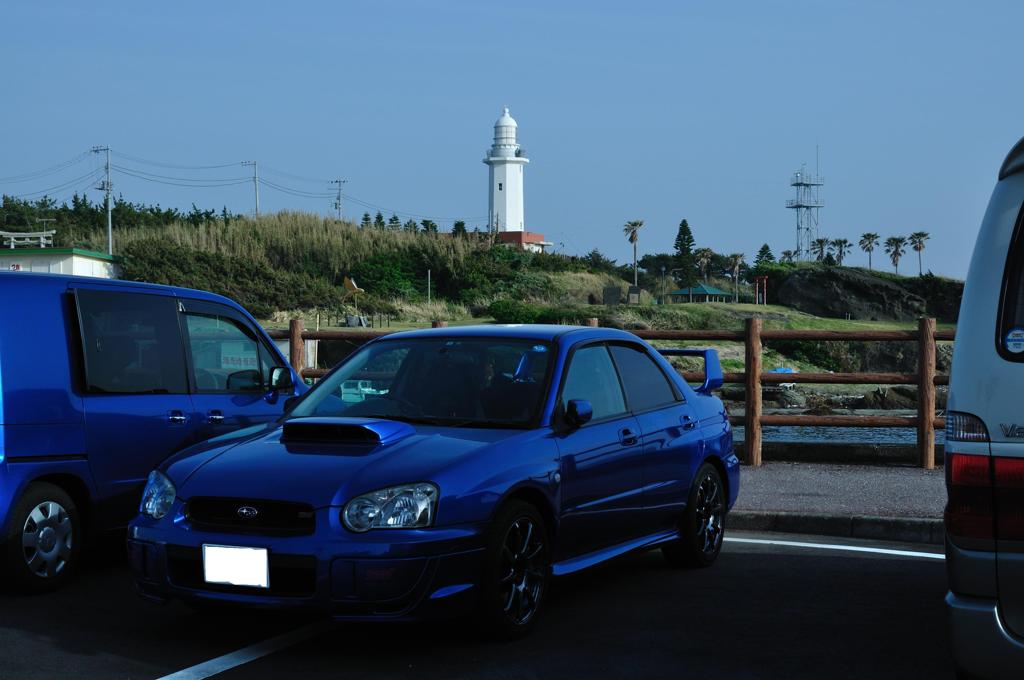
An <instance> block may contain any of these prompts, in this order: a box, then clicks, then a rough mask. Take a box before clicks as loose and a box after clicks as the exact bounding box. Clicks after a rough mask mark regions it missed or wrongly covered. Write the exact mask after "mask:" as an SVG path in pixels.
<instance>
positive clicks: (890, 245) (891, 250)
mask: <svg viewBox="0 0 1024 680" xmlns="http://www.w3.org/2000/svg"><path fill="white" fill-rule="evenodd" d="M906 248H907V239H906V238H905V237H903V236H890V237H889V238H887V239H885V254H886V255H888V256H889V259H890V260H891V261H892V266H893V267H895V269H896V273H897V274H899V273H900V258H901V257H903V254H904V253H905V252H907V251H906Z"/></svg>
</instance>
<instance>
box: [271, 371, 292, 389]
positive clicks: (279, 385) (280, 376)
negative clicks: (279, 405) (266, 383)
mask: <svg viewBox="0 0 1024 680" xmlns="http://www.w3.org/2000/svg"><path fill="white" fill-rule="evenodd" d="M292 387H294V384H293V383H292V372H291V371H290V370H288V369H287V368H285V367H284V366H275V367H274V368H272V369H270V389H272V390H275V391H278V392H284V391H285V390H290V389H291V388H292Z"/></svg>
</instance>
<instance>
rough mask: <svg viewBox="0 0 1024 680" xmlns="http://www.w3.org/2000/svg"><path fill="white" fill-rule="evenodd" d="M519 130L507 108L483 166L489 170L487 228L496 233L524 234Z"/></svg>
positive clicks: (499, 121) (497, 126)
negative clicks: (517, 136)
mask: <svg viewBox="0 0 1024 680" xmlns="http://www.w3.org/2000/svg"><path fill="white" fill-rule="evenodd" d="M518 127H519V126H518V125H517V124H516V121H515V119H514V118H513V117H512V116H510V115H509V113H508V107H507V106H506V107H505V108H504V110H503V111H502V112H501V116H500V117H499V118H498V121H497V122H496V123H495V124H494V144H492V145H491V148H490V149H489V150H488V151H487V157H486V158H484V163H486V164H487V167H488V168H489V169H490V172H489V173H488V174H489V175H490V200H489V201H488V204H487V219H488V226H489V227H490V228H491V229H492V230H494V231H497V232H525V231H526V226H525V217H524V216H523V166H525V165H526V164H527V163H529V162H530V161H529V159H527V158H526V157H525V156H524V155H523V150H522V149H521V148H519V143H518V142H516V129H517V128H518Z"/></svg>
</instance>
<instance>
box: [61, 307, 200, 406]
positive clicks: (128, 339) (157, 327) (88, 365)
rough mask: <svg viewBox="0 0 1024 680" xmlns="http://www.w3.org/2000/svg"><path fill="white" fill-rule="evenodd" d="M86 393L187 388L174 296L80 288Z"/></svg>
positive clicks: (178, 389)
mask: <svg viewBox="0 0 1024 680" xmlns="http://www.w3.org/2000/svg"><path fill="white" fill-rule="evenodd" d="M77 297H78V310H79V315H80V317H81V321H82V342H83V347H84V353H85V375H86V389H87V390H88V391H89V392H113V393H129V394H131V393H146V392H149V393H172V394H183V393H185V392H187V391H188V390H187V383H186V379H185V357H184V349H183V348H182V345H181V332H180V330H179V328H178V303H177V301H176V300H175V299H174V298H171V297H163V296H158V295H138V294H133V293H111V292H106V291H94V290H79V291H78V293H77Z"/></svg>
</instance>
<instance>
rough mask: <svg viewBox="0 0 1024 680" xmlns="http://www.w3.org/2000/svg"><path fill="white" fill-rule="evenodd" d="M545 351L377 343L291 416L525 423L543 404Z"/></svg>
mask: <svg viewBox="0 0 1024 680" xmlns="http://www.w3.org/2000/svg"><path fill="white" fill-rule="evenodd" d="M549 349H550V348H549V346H548V345H547V344H545V343H538V342H534V341H532V340H517V339H511V338H420V339H411V340H388V341H382V342H375V343H372V344H370V345H368V346H366V347H365V348H363V349H361V350H359V351H358V352H356V353H355V354H353V355H352V357H351V358H349V359H346V360H345V363H344V364H342V366H341V367H340V368H338V370H337V371H335V372H333V373H331V374H330V375H329V376H327V377H326V378H325V379H324V380H322V381H321V382H320V383H319V384H317V386H316V387H315V388H313V391H312V392H310V393H309V395H308V396H307V397H306V398H305V399H303V401H302V403H300V404H299V405H298V406H297V407H296V408H295V409H294V410H293V411H292V413H291V415H293V416H312V415H330V416H347V417H362V418H389V419H392V420H406V421H409V422H423V423H432V424H440V425H455V426H459V427H499V426H503V425H504V426H508V427H525V426H527V425H528V424H529V423H531V422H532V421H533V420H535V419H536V418H537V417H538V415H539V412H540V409H541V407H542V405H543V396H544V394H545V393H546V385H547V382H548V373H549V367H550V364H551V361H550V351H549Z"/></svg>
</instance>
